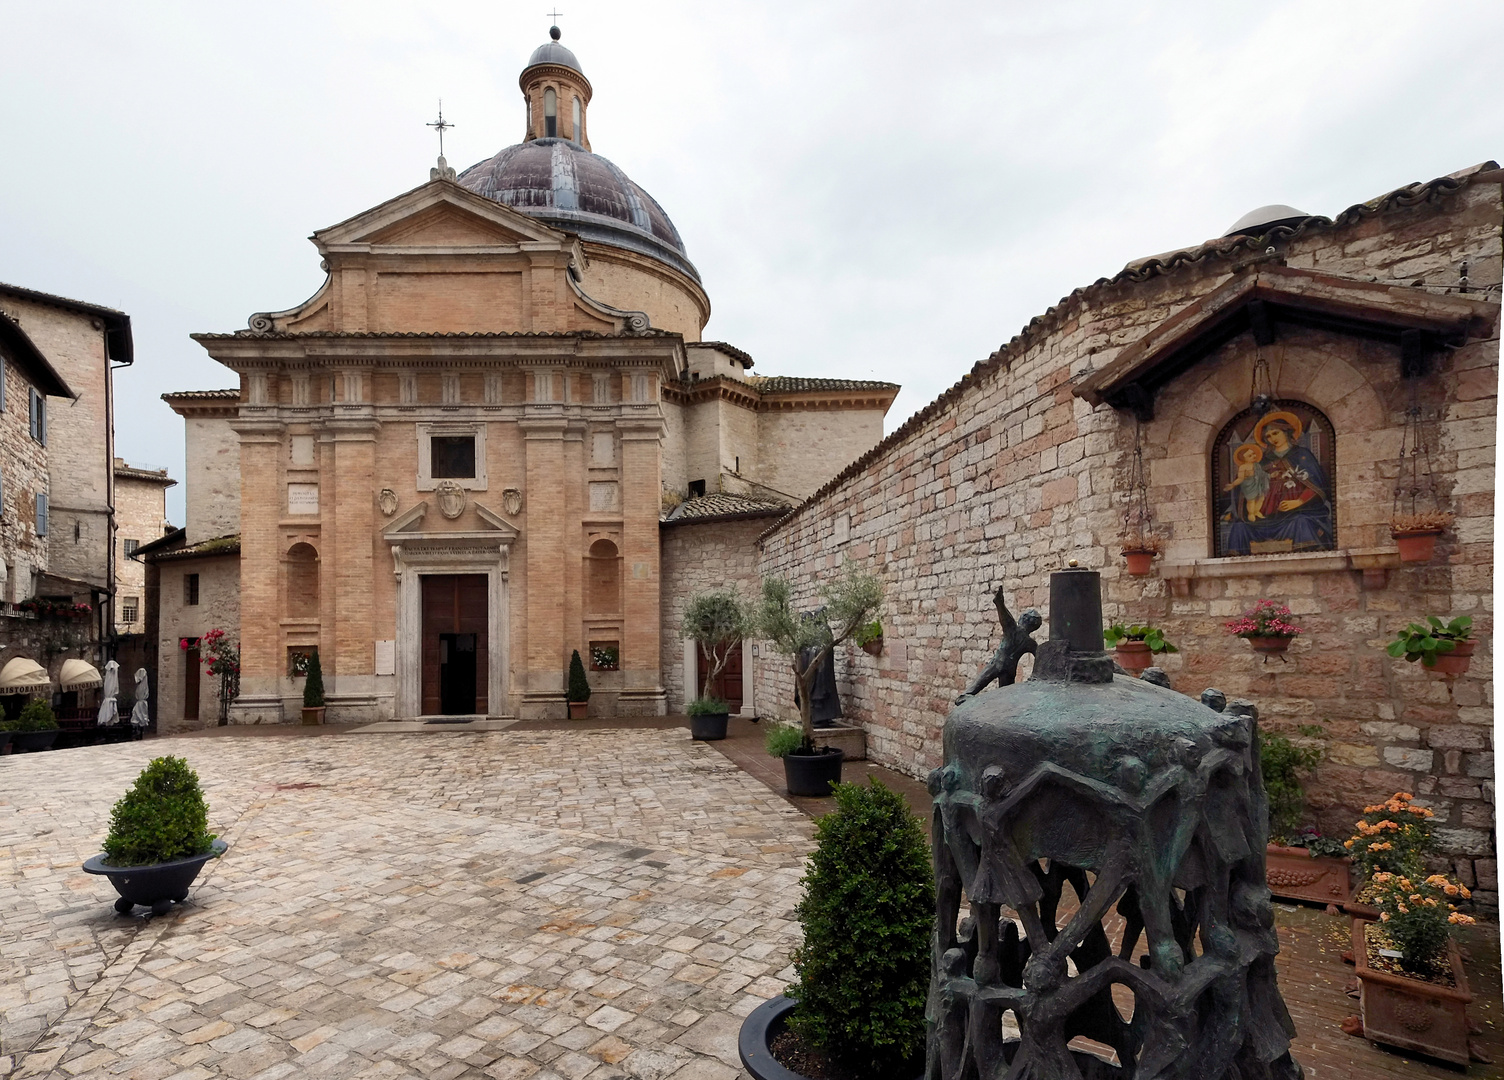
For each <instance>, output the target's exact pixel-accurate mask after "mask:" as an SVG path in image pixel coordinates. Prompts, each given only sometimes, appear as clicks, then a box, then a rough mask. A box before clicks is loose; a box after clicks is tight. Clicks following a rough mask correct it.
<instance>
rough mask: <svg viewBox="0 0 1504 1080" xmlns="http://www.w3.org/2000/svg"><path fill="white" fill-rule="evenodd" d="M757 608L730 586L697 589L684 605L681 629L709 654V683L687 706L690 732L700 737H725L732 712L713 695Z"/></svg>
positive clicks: (706, 661)
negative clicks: (752, 608) (706, 589)
mask: <svg viewBox="0 0 1504 1080" xmlns="http://www.w3.org/2000/svg"><path fill="white" fill-rule="evenodd" d="M752 616H753V612H752V611H751V610H750V608H749V606H748V604H747V603H746V602H745V601H744V600H743V599H742V598H741V597H740V596H737V595H736V593H734V592H731V591H730V590H717V591H714V592H703V593H696V594H695V595H694V596H691V597H690V598H689V603H688V604H686V605H685V606H684V619H683V621H682V622H681V623H680V631H679V632H680V633H682V634H683V635H684V636H685V637H686V638H688V639H689V640H690V641H693V642H694V643H695V645H696V646H698V647H699V650H700V654H701V655H702V656H704V657H705V665H706V672H705V685H704V686H702V687H700V688H699V689H700V691H701V693H700V694H698V695H697V696H696V697H695V699H694V700H693V701H691V702H690V703H689V705H688V707H687V711H688V713H689V728H690V734H691V736H692V737H693V738H696V739H706V740H710V739H724V738H725V737H726V721H727V718H728V717H729V716H730V713H729V711H728V708H727V705H726V702H724V701H722V700H721V699H720V698H718V697H715V696H713V694H712V693H711V691H712V689H713V688H714V687H715V685H716V680H717V679H719V678H720V677H721V673H722V672H723V671H725V670H726V665H727V664H728V663H730V662H731V657H732V654H733V652H734V650H736V649H740V648H741V647H742V638H744V637H746V636H747V631H748V628H749V627H750V626H751V623H752Z"/></svg>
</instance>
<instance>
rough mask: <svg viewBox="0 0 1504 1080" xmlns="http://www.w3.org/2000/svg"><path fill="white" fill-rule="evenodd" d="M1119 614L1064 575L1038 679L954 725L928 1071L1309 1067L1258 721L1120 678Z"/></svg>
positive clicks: (995, 1074) (963, 709) (1214, 697)
mask: <svg viewBox="0 0 1504 1080" xmlns="http://www.w3.org/2000/svg"><path fill="white" fill-rule="evenodd" d="M1101 610H1102V609H1101V593H1100V582H1099V578H1098V575H1097V574H1096V573H1094V572H1092V571H1089V570H1067V571H1062V572H1059V573H1056V574H1054V575H1052V577H1051V581H1050V630H1051V633H1050V640H1048V641H1046V642H1041V643H1040V645H1039V650H1038V652H1037V654H1036V659H1035V663H1034V675H1033V677H1032V678H1031V679H1030V680H1029V681H1027V682H1025V683H1021V684H1018V685H1014V686H1011V687H1007V688H1005V689H1003V690H999V691H997V692H995V693H990V694H985V695H982V696H978V697H971V696H967V697H963V700H962V702H961V704H960V705H958V706H957V707H956V708H955V709H954V710H953V711H952V712H951V714H950V716H949V718H948V719H947V720H946V723H945V740H944V745H945V764H944V765H943V766H942V767H941V768H939V769H936V770H935V771H934V772H933V773H931V774H930V778H929V789H930V793H931V795H932V796H933V797H934V818H933V836H934V843H933V851H934V860H935V884H936V934H935V940H934V944H933V960H932V962H933V974H932V981H931V985H930V994H929V1001H928V1005H927V1008H926V1018H927V1021H928V1023H929V1025H930V1040H929V1050H928V1056H927V1062H926V1070H925V1075H926V1078H927V1080H1005V1078H1006V1080H1014V1078H1017V1080H1025V1078H1026V1080H1097V1078H1106V1077H1115V1078H1119V1080H1148V1078H1151V1077H1152V1078H1154V1080H1299V1077H1300V1076H1301V1075H1302V1073H1301V1069H1300V1066H1299V1065H1298V1064H1296V1063H1295V1061H1294V1060H1293V1059H1292V1058H1291V1056H1290V1052H1289V1050H1290V1040H1291V1038H1292V1037H1293V1036H1294V1034H1295V1031H1294V1026H1293V1024H1292V1023H1291V1022H1290V1017H1289V1014H1288V1012H1287V1011H1286V1009H1285V1006H1284V1002H1283V1001H1282V1000H1281V998H1280V994H1279V989H1278V986H1277V985H1276V981H1275V972H1274V956H1275V953H1276V952H1277V951H1278V948H1279V945H1278V940H1277V938H1276V936H1275V933H1274V910H1273V905H1272V903H1271V901H1270V896H1269V890H1268V887H1267V885H1266V882H1265V878H1264V841H1265V838H1266V836H1267V833H1268V804H1267V802H1266V801H1265V797H1264V790H1263V783H1262V780H1261V777H1260V772H1259V759H1258V739H1257V718H1256V715H1254V714H1253V713H1252V711H1251V710H1248V711H1244V710H1243V709H1242V708H1241V706H1242V703H1241V702H1239V703H1234V704H1233V705H1230V706H1229V707H1228V708H1227V711H1226V712H1225V713H1224V712H1218V711H1216V710H1215V709H1214V708H1209V707H1207V706H1206V705H1203V704H1201V703H1199V702H1196V701H1193V700H1192V699H1190V698H1187V697H1184V696H1182V695H1180V694H1177V693H1175V692H1174V691H1171V690H1167V689H1164V688H1162V687H1160V686H1157V685H1154V684H1153V683H1149V682H1144V681H1142V680H1138V679H1133V678H1120V677H1118V676H1117V675H1116V674H1115V672H1114V670H1113V664H1112V662H1111V660H1110V659H1109V658H1108V657H1107V656H1106V654H1105V652H1104V651H1103V649H1102V636H1101V635H1102V620H1101ZM1207 698H1208V700H1209V702H1211V703H1214V704H1221V702H1220V700H1219V699H1220V698H1221V695H1220V694H1218V693H1217V692H1215V691H1210V692H1209V693H1208V695H1207ZM1067 890H1069V891H1067ZM967 908H969V913H967ZM963 915H964V917H963ZM1114 991H1116V993H1114ZM1129 1001H1131V1003H1132V1006H1131V1011H1130V1010H1129V1009H1128V1008H1127V1004H1128V1002H1129ZM1009 1014H1011V1016H1012V1019H1013V1021H1014V1023H1012V1024H1010V1023H1009V1022H1008V1016H1009ZM1015 1031H1016V1033H1017V1034H1016V1035H1015V1034H1014V1032H1015ZM1077 1037H1082V1038H1085V1039H1089V1040H1092V1042H1093V1043H1095V1044H1096V1050H1095V1051H1094V1052H1093V1051H1090V1050H1087V1049H1083V1048H1081V1044H1080V1043H1077V1044H1076V1045H1075V1046H1072V1045H1070V1044H1071V1041H1072V1040H1073V1039H1076V1038H1077ZM1109 1055H1110V1056H1111V1057H1112V1058H1114V1059H1115V1060H1112V1061H1111V1062H1109Z"/></svg>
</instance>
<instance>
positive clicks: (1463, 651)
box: [1422, 641, 1478, 675]
mask: <svg viewBox="0 0 1504 1080" xmlns="http://www.w3.org/2000/svg"><path fill="white" fill-rule="evenodd" d="M1477 647H1478V643H1477V642H1476V641H1459V642H1458V643H1457V647H1456V648H1455V649H1453V650H1452V651H1451V652H1449V653H1437V654H1436V663H1435V664H1434V665H1433V666H1431V667H1428V668H1426V670H1427V671H1434V672H1436V674H1438V675H1461V674H1463V673H1464V672H1465V671H1467V669H1468V667H1469V666H1470V665H1471V664H1472V662H1473V650H1474V649H1476V648H1477ZM1422 666H1424V665H1422Z"/></svg>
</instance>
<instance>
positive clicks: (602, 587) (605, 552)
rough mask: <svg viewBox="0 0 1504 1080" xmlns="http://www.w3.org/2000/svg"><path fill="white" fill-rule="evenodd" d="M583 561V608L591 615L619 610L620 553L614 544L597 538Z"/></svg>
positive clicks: (609, 613) (612, 612) (607, 613)
mask: <svg viewBox="0 0 1504 1080" xmlns="http://www.w3.org/2000/svg"><path fill="white" fill-rule="evenodd" d="M585 563H586V566H585V571H586V572H585V610H586V611H587V612H589V613H590V614H591V615H613V614H615V613H617V612H619V611H621V553H620V551H618V550H617V547H616V545H615V544H614V543H612V542H611V541H610V540H605V539H601V540H597V541H596V542H595V543H593V544H591V545H590V555H589V557H588V558H587V559H586V560H585Z"/></svg>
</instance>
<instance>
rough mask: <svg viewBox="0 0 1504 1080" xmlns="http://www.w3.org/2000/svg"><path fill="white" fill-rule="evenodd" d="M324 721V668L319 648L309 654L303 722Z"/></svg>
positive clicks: (319, 722)
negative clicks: (320, 659) (320, 660)
mask: <svg viewBox="0 0 1504 1080" xmlns="http://www.w3.org/2000/svg"><path fill="white" fill-rule="evenodd" d="M323 722H324V668H323V666H322V665H321V664H320V663H319V654H318V650H317V649H315V650H314V651H313V652H311V653H309V654H308V678H307V679H306V680H305V681H304V683H303V723H305V724H322V723H323Z"/></svg>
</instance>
